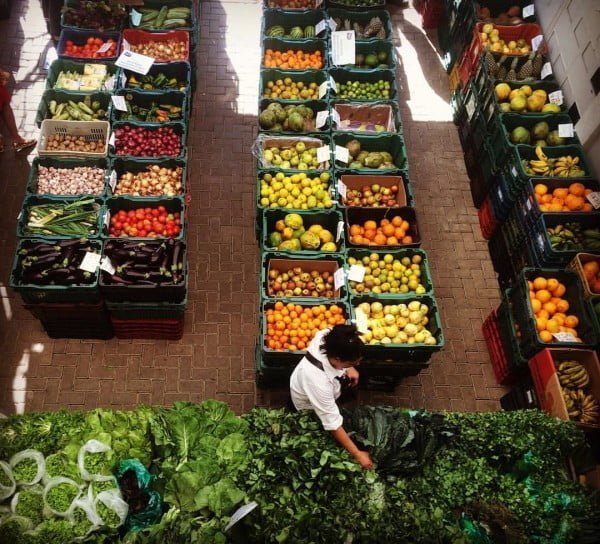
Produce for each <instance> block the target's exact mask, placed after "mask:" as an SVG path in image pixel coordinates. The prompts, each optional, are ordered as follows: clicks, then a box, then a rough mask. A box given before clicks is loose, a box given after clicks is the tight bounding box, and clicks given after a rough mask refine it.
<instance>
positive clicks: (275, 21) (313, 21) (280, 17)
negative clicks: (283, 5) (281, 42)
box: [261, 9, 329, 43]
mask: <svg viewBox="0 0 600 544" xmlns="http://www.w3.org/2000/svg"><path fill="white" fill-rule="evenodd" d="M321 21H325V22H327V15H326V13H325V11H323V10H322V9H314V10H307V11H298V12H291V11H289V12H286V13H284V12H282V11H280V10H272V9H269V10H266V11H265V12H264V14H263V19H262V29H261V36H263V37H269V36H267V34H266V32H267V30H268V29H269V28H271V27H273V26H282V27H283V28H284V30H285V32H286V34H285V35H286V36H288V34H287V33H288V32H289V31H290V29H291V28H292V27H296V26H299V27H300V28H302V29H304V28H305V27H307V26H315V27H316V26H317V24H319V22H321ZM328 37H329V25H327V24H326V25H325V28H324V29H323V30H322V31H321V32H320V33H319V35H317V36H315V38H317V39H321V40H326V39H327V38H328ZM287 39H288V40H289V41H293V42H294V43H298V42H302V41H304V40H305V39H311V38H304V37H303V38H299V39H293V38H289V37H288V38H287Z"/></svg>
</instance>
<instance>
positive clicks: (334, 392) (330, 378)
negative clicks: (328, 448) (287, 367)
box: [290, 329, 345, 431]
mask: <svg viewBox="0 0 600 544" xmlns="http://www.w3.org/2000/svg"><path fill="white" fill-rule="evenodd" d="M330 330H331V329H325V330H322V331H319V332H318V333H317V334H316V335H315V337H314V338H313V339H312V340H311V342H310V344H309V345H308V348H307V351H309V352H310V353H311V354H312V355H314V357H315V358H316V359H318V360H319V361H321V363H323V370H321V369H319V368H317V367H316V366H315V365H313V364H312V363H311V362H310V361H309V360H308V359H307V358H306V357H304V358H302V360H301V361H300V362H299V363H298V365H297V366H296V368H295V369H294V371H293V372H292V375H291V377H290V393H291V396H292V402H293V403H294V406H295V407H296V409H297V410H314V411H315V413H316V414H317V416H319V419H320V420H321V423H322V424H323V428H324V429H325V430H326V431H335V430H336V429H338V428H339V427H341V426H342V423H343V421H344V420H343V418H342V415H341V414H340V409H339V408H338V405H337V404H336V402H335V401H336V399H338V398H339V396H340V395H341V392H342V387H341V384H340V381H339V380H336V379H335V378H336V377H341V376H343V375H344V373H345V370H337V369H336V368H333V366H331V363H330V362H329V359H328V358H327V355H326V354H325V353H324V352H323V350H322V349H321V344H322V342H323V337H324V336H325V335H326V334H327V333H328V332H329V331H330Z"/></svg>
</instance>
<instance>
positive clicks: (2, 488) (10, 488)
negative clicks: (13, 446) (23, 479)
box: [0, 461, 17, 501]
mask: <svg viewBox="0 0 600 544" xmlns="http://www.w3.org/2000/svg"><path fill="white" fill-rule="evenodd" d="M0 469H2V471H3V472H4V474H5V476H6V477H7V478H8V479H9V480H10V482H11V485H3V484H2V483H0V501H3V500H4V499H8V497H10V496H11V495H12V494H13V493H14V492H15V490H16V489H17V482H16V481H15V478H14V476H13V473H12V470H11V468H10V465H9V464H8V463H7V462H6V461H0Z"/></svg>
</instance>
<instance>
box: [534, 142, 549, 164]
mask: <svg viewBox="0 0 600 544" xmlns="http://www.w3.org/2000/svg"><path fill="white" fill-rule="evenodd" d="M535 154H536V155H537V158H538V159H540V160H541V161H546V160H548V157H547V156H546V154H545V153H544V152H543V151H542V148H541V146H538V145H536V146H535Z"/></svg>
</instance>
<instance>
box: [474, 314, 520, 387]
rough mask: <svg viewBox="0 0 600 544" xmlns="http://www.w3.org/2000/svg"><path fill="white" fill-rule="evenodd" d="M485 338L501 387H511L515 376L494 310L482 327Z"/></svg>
mask: <svg viewBox="0 0 600 544" xmlns="http://www.w3.org/2000/svg"><path fill="white" fill-rule="evenodd" d="M481 330H482V332H483V337H484V339H485V343H486V345H487V348H488V352H489V354H490V360H491V361H492V369H493V370H494V376H496V381H497V382H498V383H499V384H500V385H510V384H512V383H514V376H513V375H512V374H511V372H510V370H509V366H508V359H507V358H506V354H505V352H504V345H503V344H502V338H501V337H500V325H499V323H498V316H497V312H496V310H492V312H491V313H490V315H489V316H488V317H487V318H486V320H485V321H484V322H483V325H482V327H481Z"/></svg>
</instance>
